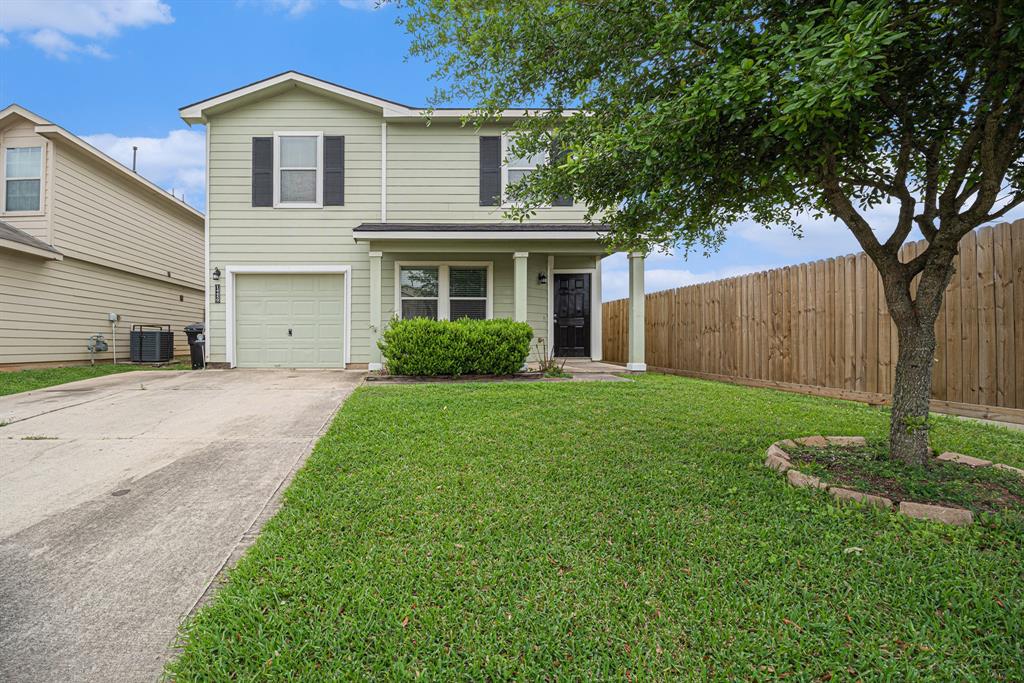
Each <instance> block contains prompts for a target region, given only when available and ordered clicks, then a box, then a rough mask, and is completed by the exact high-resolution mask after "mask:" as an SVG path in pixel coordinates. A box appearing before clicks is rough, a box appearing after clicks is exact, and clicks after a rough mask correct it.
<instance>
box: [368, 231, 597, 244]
mask: <svg viewBox="0 0 1024 683" xmlns="http://www.w3.org/2000/svg"><path fill="white" fill-rule="evenodd" d="M352 236H353V237H354V238H355V239H357V240H360V239H364V240H374V241H376V240H428V241H429V240H547V241H551V242H560V241H567V240H590V241H593V240H599V239H601V236H602V233H600V232H594V231H586V232H583V231H581V232H549V231H545V230H529V231H522V230H510V231H502V232H492V231H489V232H470V231H460V230H453V231H438V232H429V231H423V230H394V231H389V232H376V231H372V232H368V231H361V230H353V231H352Z"/></svg>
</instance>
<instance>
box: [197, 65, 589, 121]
mask: <svg viewBox="0 0 1024 683" xmlns="http://www.w3.org/2000/svg"><path fill="white" fill-rule="evenodd" d="M294 87H302V88H307V89H310V90H315V91H317V92H320V93H321V94H326V95H329V96H333V97H337V98H339V99H342V100H346V101H349V102H354V103H357V104H360V105H363V106H367V107H371V108H374V109H376V110H378V111H380V112H381V116H382V117H383V118H385V119H399V120H403V119H404V120H417V119H421V118H423V117H425V116H427V115H429V116H431V117H433V118H450V119H455V118H461V117H463V116H467V115H469V114H471V113H472V112H473V109H467V108H458V107H453V108H444V107H437V108H431V107H414V106H411V105H408V104H402V103H401V102H395V101H394V100H388V99H385V98H383V97H377V96H376V95H370V94H368V93H364V92H362V91H360V90H355V89H354V88H348V87H345V86H343V85H338V84H337V83H331V82H330V81H325V80H322V79H320V78H314V77H313V76H308V75H306V74H303V73H299V72H298V71H285V72H284V73H280V74H277V75H276V76H270V77H269V78H264V79H263V80H261V81H256V82H255V83H250V84H248V85H243V86H242V87H240V88H235V89H234V90H229V91H227V92H224V93H221V94H220V95H214V96H213V97H209V98H207V99H205V100H200V101H198V102H193V103H192V104H187V105H185V106H184V107H182V108H181V109H179V110H178V113H179V115H180V116H181V118H182V119H183V120H184V121H185V122H186V123H189V124H193V123H206V121H207V118H208V117H209V116H210V115H213V114H217V113H219V112H222V111H226V110H228V109H232V108H234V107H238V106H241V105H242V104H244V103H246V102H250V101H255V100H257V99H260V98H265V97H271V96H273V95H275V94H277V93H280V92H285V91H287V90H288V89H289V88H294ZM543 111H545V110H544V109H537V108H534V109H526V108H523V109H506V110H504V111H502V112H501V114H500V115H499V116H500V118H503V119H504V118H521V117H523V116H528V115H530V114H531V113H538V112H543ZM576 112H577V110H575V109H572V110H565V112H564V115H566V116H568V115H572V114H574V113H576Z"/></svg>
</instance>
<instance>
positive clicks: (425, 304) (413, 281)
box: [399, 266, 441, 320]
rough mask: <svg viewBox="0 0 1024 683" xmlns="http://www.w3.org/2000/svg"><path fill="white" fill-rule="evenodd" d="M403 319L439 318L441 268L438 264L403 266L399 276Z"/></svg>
mask: <svg viewBox="0 0 1024 683" xmlns="http://www.w3.org/2000/svg"><path fill="white" fill-rule="evenodd" d="M399 286H400V287H401V301H402V319H403V320H408V319H409V318H430V319H431V320H437V319H438V314H439V310H438V307H439V304H440V302H441V298H440V296H439V295H440V292H441V283H440V268H438V267H437V266H433V267H431V266H402V268H401V271H400V276H399Z"/></svg>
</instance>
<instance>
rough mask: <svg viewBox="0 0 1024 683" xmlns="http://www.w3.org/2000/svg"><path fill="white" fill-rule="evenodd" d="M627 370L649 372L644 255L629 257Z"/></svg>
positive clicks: (638, 254) (635, 253)
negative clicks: (645, 347) (645, 351)
mask: <svg viewBox="0 0 1024 683" xmlns="http://www.w3.org/2000/svg"><path fill="white" fill-rule="evenodd" d="M626 360H627V361H628V362H627V363H626V369H627V370H635V371H637V372H644V371H646V370H647V363H646V358H645V355H644V255H643V254H641V253H639V252H635V251H634V252H631V253H630V255H629V358H627V359H626Z"/></svg>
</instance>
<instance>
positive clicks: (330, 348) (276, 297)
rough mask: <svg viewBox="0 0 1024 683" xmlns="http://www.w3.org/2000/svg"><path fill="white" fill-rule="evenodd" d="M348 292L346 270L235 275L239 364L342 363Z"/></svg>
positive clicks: (310, 365)
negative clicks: (346, 289) (340, 272)
mask: <svg viewBox="0 0 1024 683" xmlns="http://www.w3.org/2000/svg"><path fill="white" fill-rule="evenodd" d="M344 292H345V289H344V275H342V274H291V273H289V274H238V275H236V287H235V310H236V313H235V362H236V364H237V365H240V366H249V367H343V365H344V337H345V324H344V323H345V320H344V311H345V303H344ZM289 329H290V330H291V331H292V334H291V335H290V336H289V334H288V330H289Z"/></svg>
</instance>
